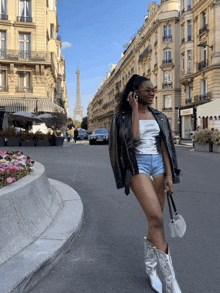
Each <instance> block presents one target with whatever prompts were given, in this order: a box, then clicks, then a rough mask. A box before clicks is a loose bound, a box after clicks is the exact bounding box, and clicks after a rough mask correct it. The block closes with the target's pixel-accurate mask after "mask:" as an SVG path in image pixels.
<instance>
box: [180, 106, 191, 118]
mask: <svg viewBox="0 0 220 293" xmlns="http://www.w3.org/2000/svg"><path fill="white" fill-rule="evenodd" d="M192 114H193V108H191V109H186V110H181V111H180V115H181V116H184V115H192Z"/></svg>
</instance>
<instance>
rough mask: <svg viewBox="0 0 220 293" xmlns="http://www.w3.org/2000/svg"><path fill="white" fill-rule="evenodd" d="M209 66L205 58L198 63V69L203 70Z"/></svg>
mask: <svg viewBox="0 0 220 293" xmlns="http://www.w3.org/2000/svg"><path fill="white" fill-rule="evenodd" d="M206 67H208V60H207V59H206V60H203V61H202V62H200V63H198V70H203V69H205V68H206Z"/></svg>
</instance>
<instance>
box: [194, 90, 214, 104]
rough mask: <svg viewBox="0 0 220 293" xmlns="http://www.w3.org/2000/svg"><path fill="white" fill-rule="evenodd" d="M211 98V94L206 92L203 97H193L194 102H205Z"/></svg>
mask: <svg viewBox="0 0 220 293" xmlns="http://www.w3.org/2000/svg"><path fill="white" fill-rule="evenodd" d="M211 97H212V93H211V92H208V93H206V94H204V95H199V96H195V97H194V102H202V101H206V100H209V99H211Z"/></svg>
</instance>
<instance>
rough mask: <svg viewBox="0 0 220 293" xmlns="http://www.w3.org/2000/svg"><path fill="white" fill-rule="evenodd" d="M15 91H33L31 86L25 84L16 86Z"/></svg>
mask: <svg viewBox="0 0 220 293" xmlns="http://www.w3.org/2000/svg"><path fill="white" fill-rule="evenodd" d="M16 92H17V93H33V88H32V87H26V86H17V87H16Z"/></svg>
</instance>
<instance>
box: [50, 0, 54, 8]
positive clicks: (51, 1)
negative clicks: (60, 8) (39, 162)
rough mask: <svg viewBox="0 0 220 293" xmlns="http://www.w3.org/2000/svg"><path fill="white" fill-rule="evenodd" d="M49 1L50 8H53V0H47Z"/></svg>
mask: <svg viewBox="0 0 220 293" xmlns="http://www.w3.org/2000/svg"><path fill="white" fill-rule="evenodd" d="M49 1H50V10H54V0H49Z"/></svg>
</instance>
